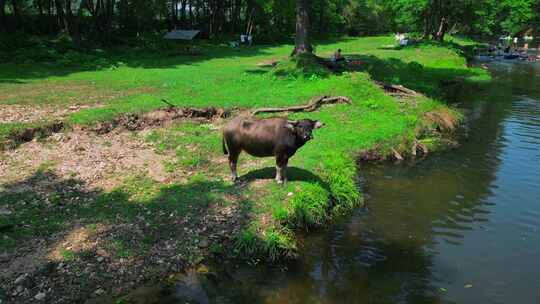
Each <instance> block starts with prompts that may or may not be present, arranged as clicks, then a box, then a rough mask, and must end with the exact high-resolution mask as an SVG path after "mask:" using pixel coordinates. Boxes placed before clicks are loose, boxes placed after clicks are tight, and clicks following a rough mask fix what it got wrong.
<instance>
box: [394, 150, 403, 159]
mask: <svg viewBox="0 0 540 304" xmlns="http://www.w3.org/2000/svg"><path fill="white" fill-rule="evenodd" d="M392 153H394V158H395V159H396V160H398V161H402V160H403V159H404V158H403V156H401V154H400V153H399V152H398V151H396V149H394V148H392Z"/></svg>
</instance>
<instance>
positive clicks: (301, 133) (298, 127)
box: [286, 119, 324, 141]
mask: <svg viewBox="0 0 540 304" xmlns="http://www.w3.org/2000/svg"><path fill="white" fill-rule="evenodd" d="M286 127H287V128H289V129H290V130H291V131H293V133H294V134H295V135H296V136H297V137H298V138H300V139H301V140H303V141H308V140H310V139H313V130H314V129H319V128H322V127H324V124H323V123H322V122H320V121H318V120H311V119H301V120H289V121H287V125H286Z"/></svg>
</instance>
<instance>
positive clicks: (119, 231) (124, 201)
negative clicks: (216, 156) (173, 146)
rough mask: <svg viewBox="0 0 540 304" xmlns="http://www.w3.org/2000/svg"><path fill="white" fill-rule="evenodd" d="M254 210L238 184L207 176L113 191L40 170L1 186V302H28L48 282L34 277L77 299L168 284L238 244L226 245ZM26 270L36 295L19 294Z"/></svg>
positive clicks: (140, 182) (138, 182) (135, 184)
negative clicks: (142, 285) (101, 291)
mask: <svg viewBox="0 0 540 304" xmlns="http://www.w3.org/2000/svg"><path fill="white" fill-rule="evenodd" d="M252 206H253V204H252V202H251V201H250V200H248V199H247V198H246V197H245V196H244V195H243V194H242V192H241V191H239V189H238V188H237V187H235V186H234V185H231V184H229V183H227V184H226V183H224V182H222V181H215V180H209V179H206V178H202V177H201V178H194V179H192V180H190V181H189V182H187V183H185V184H173V185H166V186H163V185H161V184H159V183H157V182H154V181H152V180H149V179H146V178H141V179H140V180H135V181H129V184H126V185H124V186H122V187H120V188H118V189H116V190H113V191H111V192H106V191H103V190H99V189H98V190H91V189H87V187H86V185H85V183H84V181H82V180H78V179H75V178H73V179H64V178H62V177H60V176H58V175H56V174H55V173H53V172H50V171H45V172H43V171H37V172H35V173H34V174H33V175H32V176H30V177H29V178H26V179H24V180H22V181H19V182H14V183H10V184H4V185H1V187H0V209H1V210H3V211H4V212H3V214H2V215H0V227H2V228H1V231H0V234H1V238H0V252H3V256H2V258H1V259H0V268H2V269H3V272H2V274H1V275H0V286H2V287H3V288H4V289H5V290H6V291H9V292H8V293H6V295H2V294H0V299H2V300H6V301H7V302H10V301H11V300H13V301H14V303H25V301H26V302H27V301H30V300H31V299H32V297H33V296H34V295H35V294H37V293H38V292H40V290H41V288H42V287H40V286H37V283H35V282H43V283H44V284H45V285H46V286H47V288H52V290H54V291H53V292H52V293H53V294H48V297H49V296H50V297H52V298H55V296H58V297H64V298H66V299H68V302H69V301H72V302H77V301H80V300H82V299H87V298H89V297H91V296H93V295H94V294H93V293H94V291H95V290H96V289H97V288H102V289H104V290H105V292H106V293H111V292H112V293H115V292H117V293H123V292H125V289H123V288H129V286H132V284H133V283H136V284H140V283H141V282H144V281H149V280H160V279H162V278H163V277H164V276H166V275H168V274H170V273H171V272H175V271H181V270H183V269H184V268H185V267H186V266H188V265H192V264H196V263H198V262H200V261H201V260H202V259H203V258H204V257H205V256H206V255H207V254H208V252H209V249H208V248H209V247H211V248H215V250H218V249H219V250H218V251H226V250H232V249H231V248H227V247H223V246H232V245H233V243H234V236H235V235H236V234H237V233H238V232H239V231H241V230H242V229H244V227H246V225H248V224H249V213H250V212H251V207H252ZM6 211H7V212H6ZM6 213H7V214H6ZM60 264H62V265H63V266H59V265H60ZM59 267H60V268H62V269H61V271H58V269H60V268H59ZM21 273H28V274H29V277H30V278H31V281H29V284H28V286H27V287H26V288H27V289H29V290H30V292H29V293H25V294H24V295H22V294H21V295H19V296H18V297H17V298H11V297H10V296H8V295H12V294H13V291H14V290H15V289H16V287H17V286H15V284H14V283H13V281H14V280H15V278H17V277H18V276H19V275H20V274H21ZM55 292H56V293H58V294H57V295H55V294H54V293H55ZM2 297H4V298H2ZM6 297H7V298H6ZM15 300H16V301H15ZM10 303H11V302H10Z"/></svg>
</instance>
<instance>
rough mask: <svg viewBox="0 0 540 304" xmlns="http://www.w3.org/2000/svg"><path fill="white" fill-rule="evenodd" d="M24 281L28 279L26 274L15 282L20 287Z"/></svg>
mask: <svg viewBox="0 0 540 304" xmlns="http://www.w3.org/2000/svg"><path fill="white" fill-rule="evenodd" d="M24 279H26V273H25V274H21V275H20V276H19V277H18V278H17V279H16V280H15V285H19V284H21V283H22V282H23V281H24Z"/></svg>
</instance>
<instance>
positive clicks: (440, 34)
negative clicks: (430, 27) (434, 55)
mask: <svg viewBox="0 0 540 304" xmlns="http://www.w3.org/2000/svg"><path fill="white" fill-rule="evenodd" d="M447 30H448V20H447V19H446V17H442V18H441V23H440V24H439V30H438V31H437V33H436V34H435V36H434V37H433V39H434V40H436V41H439V42H443V41H444V35H445V34H446V31H447Z"/></svg>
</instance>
